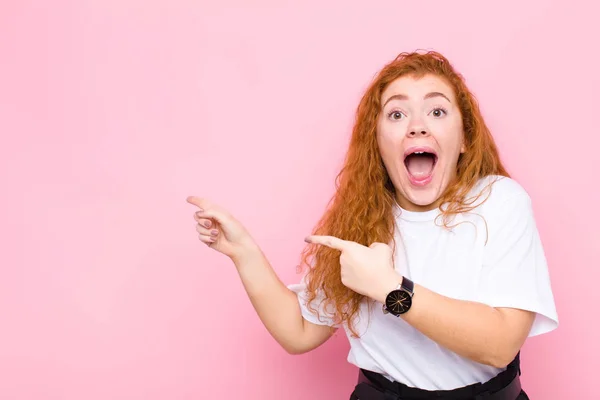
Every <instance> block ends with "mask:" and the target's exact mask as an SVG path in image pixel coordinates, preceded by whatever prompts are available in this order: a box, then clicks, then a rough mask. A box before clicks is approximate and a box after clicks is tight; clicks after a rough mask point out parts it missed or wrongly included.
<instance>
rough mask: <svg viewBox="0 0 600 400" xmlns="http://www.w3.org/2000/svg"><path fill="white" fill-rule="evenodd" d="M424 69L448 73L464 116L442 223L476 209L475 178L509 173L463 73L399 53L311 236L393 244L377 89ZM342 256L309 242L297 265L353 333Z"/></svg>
mask: <svg viewBox="0 0 600 400" xmlns="http://www.w3.org/2000/svg"><path fill="white" fill-rule="evenodd" d="M428 74H432V75H435V76H438V77H440V78H442V79H445V81H446V82H447V83H448V84H449V85H450V86H451V87H452V89H453V90H454V94H455V96H456V100H457V102H458V106H459V109H460V112H461V115H462V122H463V129H464V139H465V147H466V151H465V152H464V153H463V154H461V155H460V157H459V159H458V163H457V176H456V179H455V180H454V181H453V182H451V183H450V184H449V185H448V188H447V189H446V190H445V192H444V193H443V194H442V198H441V200H442V204H443V205H444V207H443V209H441V216H442V217H443V219H444V225H446V224H447V222H448V221H449V220H450V217H451V216H452V215H455V214H458V213H462V212H466V211H469V210H470V209H472V208H473V207H474V206H472V203H473V201H472V200H468V199H466V198H465V197H466V195H467V193H468V192H469V191H470V190H471V189H472V188H473V186H474V185H475V184H476V183H477V182H478V180H479V179H481V178H483V177H486V176H489V175H500V176H509V175H508V173H507V171H506V170H505V168H504V167H503V165H502V163H501V161H500V157H499V154H498V150H497V147H496V144H495V143H494V140H493V138H492V135H491V134H490V131H489V129H488V127H487V126H486V124H485V122H484V120H483V117H482V115H481V112H480V109H479V106H478V104H477V101H476V99H475V97H474V96H473V94H472V93H471V92H470V91H469V89H468V88H467V86H466V84H465V82H464V79H463V77H462V75H460V74H459V73H458V72H456V71H455V70H454V68H453V66H452V65H451V64H450V62H449V61H448V60H447V59H446V58H445V57H444V56H442V55H441V54H439V53H437V52H434V51H430V52H427V53H424V54H422V53H418V52H413V53H401V54H399V55H398V56H397V57H396V58H395V59H394V60H393V61H391V62H390V63H388V64H387V65H386V66H385V67H384V68H383V69H382V70H381V71H380V72H379V73H378V74H377V75H376V77H375V79H374V80H373V82H372V83H371V84H370V85H369V87H368V88H367V90H366V92H365V94H364V96H363V97H362V99H361V101H360V103H359V105H358V108H357V110H356V117H355V118H356V119H355V124H354V127H353V131H352V137H351V140H350V145H349V149H348V152H347V154H346V158H345V161H344V164H343V167H342V169H341V170H340V172H339V174H338V175H337V177H336V181H335V186H336V191H335V194H334V196H333V198H332V199H331V200H330V202H329V204H328V207H327V210H326V212H325V213H324V215H323V216H322V218H321V219H320V221H319V222H318V224H317V225H316V227H315V229H314V231H313V234H315V235H333V236H336V237H339V238H341V239H345V240H351V241H354V242H358V243H360V244H363V245H365V246H369V245H370V244H371V243H373V242H382V243H394V229H395V219H394V213H393V207H394V204H395V189H394V186H393V184H392V182H391V180H390V177H389V175H388V173H387V171H386V168H385V166H384V164H383V161H382V158H381V155H380V153H379V149H378V145H377V131H376V129H377V121H378V118H379V116H380V112H381V94H382V92H383V91H384V90H385V89H386V87H387V86H388V85H389V84H390V83H391V82H393V81H394V80H396V79H398V78H400V77H403V76H407V75H410V76H414V77H416V78H419V77H422V76H424V75H428ZM446 226H447V225H446ZM339 256H340V253H339V251H338V250H334V249H331V248H329V247H326V246H319V245H313V244H309V245H307V246H306V247H305V248H304V251H303V252H302V263H301V265H304V266H308V267H309V268H308V272H307V276H306V278H307V291H308V303H309V305H310V304H311V302H312V301H313V300H314V299H315V298H316V297H317V293H318V291H321V294H322V295H324V298H325V299H324V302H325V303H324V304H323V305H322V306H324V308H323V309H328V310H332V309H333V310H335V312H333V314H334V315H333V317H334V321H335V323H336V324H341V323H347V324H348V326H349V328H350V330H351V332H352V333H353V334H354V335H357V333H356V331H355V330H354V327H353V324H352V323H351V322H352V320H353V318H354V317H355V316H356V315H357V313H358V310H359V307H360V303H361V301H362V300H363V297H364V296H362V295H360V294H358V293H356V292H354V291H352V290H350V289H348V288H347V287H346V286H344V285H343V284H342V281H341V276H340V260H339ZM311 308H312V309H313V311H315V312H318V310H315V309H314V307H311Z"/></svg>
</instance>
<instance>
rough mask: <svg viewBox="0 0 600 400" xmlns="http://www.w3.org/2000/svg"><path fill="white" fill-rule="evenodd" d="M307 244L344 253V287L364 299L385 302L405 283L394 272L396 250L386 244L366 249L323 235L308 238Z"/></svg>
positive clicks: (377, 244) (341, 257)
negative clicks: (386, 298) (365, 297)
mask: <svg viewBox="0 0 600 400" xmlns="http://www.w3.org/2000/svg"><path fill="white" fill-rule="evenodd" d="M305 241H306V242H307V243H314V244H319V245H323V246H327V247H330V248H332V249H336V250H339V251H341V254H340V264H341V268H342V269H341V277H342V283H343V284H344V286H346V287H347V288H349V289H351V290H353V291H355V292H357V293H360V294H362V295H364V296H367V297H370V298H372V299H374V300H377V301H380V302H382V301H384V300H385V296H386V295H387V294H388V293H389V292H390V291H392V290H394V289H395V288H396V287H397V286H398V284H399V283H400V282H401V281H402V277H401V276H400V275H399V274H398V273H397V272H396V271H395V270H394V264H393V260H392V255H393V250H392V248H391V247H390V246H389V245H387V244H385V243H377V242H376V243H373V244H371V245H370V246H369V247H366V246H363V245H362V244H359V243H356V242H352V241H348V240H343V239H339V238H337V237H334V236H320V235H312V236H308V237H307V238H306V239H305Z"/></svg>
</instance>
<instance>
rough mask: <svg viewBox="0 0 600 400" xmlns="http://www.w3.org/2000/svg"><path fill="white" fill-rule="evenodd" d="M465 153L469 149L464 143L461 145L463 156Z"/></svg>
mask: <svg viewBox="0 0 600 400" xmlns="http://www.w3.org/2000/svg"><path fill="white" fill-rule="evenodd" d="M465 151H467V148H466V146H465V143H464V142H463V143H462V144H461V145H460V153H461V154H462V153H464V152H465Z"/></svg>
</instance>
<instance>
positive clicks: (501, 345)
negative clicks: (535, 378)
mask: <svg viewBox="0 0 600 400" xmlns="http://www.w3.org/2000/svg"><path fill="white" fill-rule="evenodd" d="M400 279H402V278H400ZM378 300H379V301H385V297H383V296H380V298H379V299H378ZM507 312H508V311H506V310H504V309H496V308H493V307H490V306H487V305H485V304H481V303H476V302H472V301H466V300H457V299H452V298H449V297H446V296H443V295H440V294H438V293H435V292H433V291H431V290H429V289H427V288H425V287H423V286H420V285H418V284H415V288H414V297H413V302H412V306H411V308H410V310H409V311H408V312H407V313H406V314H402V316H401V318H403V319H404V320H405V321H406V322H408V323H409V324H411V325H412V326H413V327H415V328H416V329H418V330H419V331H420V332H421V333H423V334H424V335H425V336H427V337H429V338H430V339H432V340H433V341H435V342H437V343H438V344H440V345H441V346H443V347H445V348H447V349H449V350H451V351H453V352H455V353H457V354H459V355H461V356H463V357H466V358H469V359H471V360H474V361H476V362H479V363H482V364H487V365H492V366H495V367H499V368H500V367H504V366H506V365H507V364H508V363H510V361H512V359H513V358H514V356H515V355H516V353H517V352H518V351H519V349H520V347H521V344H522V342H523V341H524V340H525V338H526V336H527V332H528V331H529V328H530V327H531V323H532V322H533V315H532V314H530V313H527V312H524V311H519V310H514V311H512V312H514V313H521V314H515V315H511V318H507V314H506V313H507Z"/></svg>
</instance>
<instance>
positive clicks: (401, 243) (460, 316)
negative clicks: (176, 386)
mask: <svg viewBox="0 0 600 400" xmlns="http://www.w3.org/2000/svg"><path fill="white" fill-rule="evenodd" d="M188 201H189V202H190V203H192V204H194V205H196V206H197V207H198V208H199V210H197V212H196V213H195V214H194V218H195V220H196V221H197V228H196V229H197V231H198V234H199V238H200V240H201V241H202V242H204V243H206V244H207V245H208V246H209V247H210V248H212V249H214V250H216V251H219V252H221V253H223V254H225V255H227V256H229V257H230V258H231V260H232V261H233V263H234V264H235V266H236V267H237V270H238V272H239V275H240V277H241V279H242V282H243V284H244V287H245V289H246V291H247V293H248V296H249V298H250V301H251V302H252V304H253V305H254V307H255V309H256V311H257V313H258V316H259V317H260V319H261V320H262V322H263V323H264V325H265V326H266V328H267V329H268V330H269V332H270V333H271V335H272V336H273V338H274V339H275V340H277V342H278V343H280V344H281V346H283V348H284V349H285V350H287V351H288V352H290V353H293V354H299V353H304V352H307V351H310V350H312V349H314V348H316V347H318V346H319V345H321V344H322V343H324V342H325V341H326V340H327V339H328V338H329V337H330V336H331V334H332V333H333V332H334V331H335V329H337V328H339V327H342V328H343V329H344V330H345V332H346V334H347V336H348V339H349V341H350V345H351V349H350V354H349V356H348V361H349V362H351V363H353V364H355V365H356V366H358V367H359V368H360V370H359V372H360V373H359V380H358V383H357V385H356V387H355V388H354V391H353V393H352V394H351V399H360V400H375V399H429V398H432V399H434V398H435V399H483V398H485V399H506V400H509V399H510V400H515V399H527V395H526V394H525V392H524V391H523V390H522V388H521V383H520V380H519V375H520V366H519V352H520V349H521V346H522V345H523V343H524V342H525V340H526V338H527V337H530V336H534V335H539V334H542V333H546V332H549V331H551V330H553V329H555V328H556V327H557V326H558V318H557V313H556V309H555V305H554V299H553V294H552V289H551V284H550V279H549V274H548V268H547V265H546V260H545V256H544V250H543V247H542V244H541V242H540V237H539V235H538V231H537V228H536V223H535V220H534V215H533V211H532V205H531V200H530V197H529V196H528V194H527V192H526V191H525V190H524V189H523V188H522V187H521V186H520V185H519V184H518V183H517V182H516V181H515V180H513V179H511V178H510V177H509V176H508V173H507V172H506V170H505V168H504V167H503V165H502V163H501V161H500V159H499V156H498V151H497V149H496V145H495V144H494V141H493V138H492V136H491V134H490V132H489V130H488V128H487V127H486V125H485V123H484V121H483V118H482V116H481V112H480V111H479V108H478V105H477V103H476V101H475V98H474V96H473V95H472V94H471V93H470V91H469V90H468V88H467V87H466V85H465V83H464V80H463V79H462V77H461V75H460V74H458V73H457V72H456V71H455V70H454V69H453V67H452V66H451V64H450V63H449V62H448V60H447V59H446V58H444V57H443V56H442V55H440V54H439V53H435V52H429V53H426V54H420V53H410V54H407V53H403V54H400V55H399V56H398V57H397V58H396V59H395V60H393V61H392V62H391V63H389V64H388V65H386V66H385V67H384V68H383V70H382V71H381V72H380V73H379V74H378V76H377V77H376V78H375V80H374V82H373V83H372V84H371V85H370V87H369V88H368V89H367V91H366V93H365V95H364V97H363V98H362V100H361V102H360V104H359V106H358V110H357V118H356V123H355V126H354V129H353V132H352V138H351V144H350V148H349V151H348V153H347V157H346V161H345V164H344V166H343V169H342V171H341V172H340V174H339V176H338V181H337V191H336V193H335V196H334V198H333V199H332V202H331V204H330V207H328V209H327V211H326V213H325V214H324V216H323V218H322V219H321V221H320V222H319V224H318V226H317V227H316V229H315V231H314V232H313V235H311V236H309V237H307V239H306V241H307V243H308V245H307V248H306V250H305V252H304V254H303V261H304V264H305V265H307V266H309V267H310V268H309V269H308V272H307V273H306V275H305V276H304V277H303V279H302V280H301V281H300V283H298V284H294V285H289V286H285V285H284V284H283V283H282V282H281V281H280V280H279V279H278V277H277V276H276V274H275V273H274V271H273V269H272V267H271V266H270V265H269V262H268V260H267V259H266V258H265V256H264V254H263V253H262V252H261V250H260V248H259V245H258V244H257V243H256V242H255V241H254V240H253V239H252V236H251V235H250V234H249V233H248V232H247V230H246V229H245V228H244V227H243V226H242V225H241V224H240V223H239V222H238V221H237V220H236V219H235V218H234V217H233V216H232V215H231V214H229V213H228V212H227V211H225V210H223V209H222V208H220V207H219V206H218V205H215V204H211V203H210V202H209V201H208V200H206V199H202V198H197V197H190V198H188Z"/></svg>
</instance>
